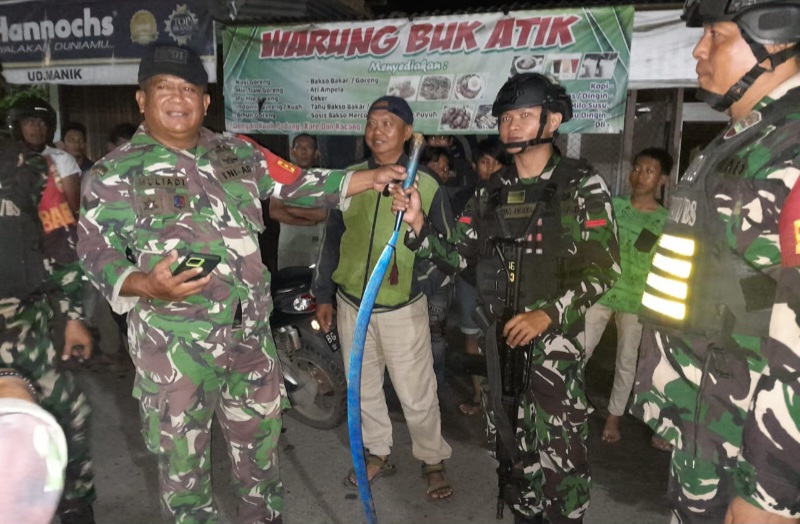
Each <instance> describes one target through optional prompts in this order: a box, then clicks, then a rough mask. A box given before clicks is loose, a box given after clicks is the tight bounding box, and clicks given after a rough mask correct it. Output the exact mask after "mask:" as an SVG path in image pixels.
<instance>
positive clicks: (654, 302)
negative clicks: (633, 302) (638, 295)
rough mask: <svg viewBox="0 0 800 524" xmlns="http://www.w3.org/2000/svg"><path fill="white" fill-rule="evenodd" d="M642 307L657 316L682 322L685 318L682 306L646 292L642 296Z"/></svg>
mask: <svg viewBox="0 0 800 524" xmlns="http://www.w3.org/2000/svg"><path fill="white" fill-rule="evenodd" d="M642 305H643V306H644V307H646V308H648V309H651V310H653V311H654V312H656V313H658V314H661V315H664V316H667V317H670V318H674V319H676V320H683V319H684V318H685V317H686V306H685V305H684V304H682V303H680V302H676V301H674V300H667V299H664V298H660V297H657V296H655V295H651V294H650V293H648V292H646V291H645V293H644V295H642Z"/></svg>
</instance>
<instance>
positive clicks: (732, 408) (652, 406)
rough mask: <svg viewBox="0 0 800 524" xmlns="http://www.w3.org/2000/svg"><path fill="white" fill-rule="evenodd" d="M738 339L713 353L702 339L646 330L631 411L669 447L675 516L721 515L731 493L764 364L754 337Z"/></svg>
mask: <svg viewBox="0 0 800 524" xmlns="http://www.w3.org/2000/svg"><path fill="white" fill-rule="evenodd" d="M737 342H739V344H742V346H737V347H731V348H726V350H725V352H724V355H721V356H715V353H712V352H711V350H709V349H708V348H709V347H710V346H711V343H710V342H709V341H708V340H705V339H702V338H695V339H691V338H686V339H682V338H680V337H676V336H673V335H669V334H666V333H660V332H658V331H654V330H653V329H652V328H650V327H647V326H646V327H645V329H644V333H643V336H642V345H641V348H640V352H639V363H638V366H637V369H636V381H635V383H634V394H635V396H634V405H633V407H632V408H631V411H632V413H633V414H634V415H636V416H637V417H639V418H641V419H642V420H643V421H644V422H645V423H647V424H648V425H649V426H650V427H651V428H653V430H654V431H655V432H656V433H657V434H658V435H659V436H661V437H662V438H663V439H665V440H668V441H669V442H671V443H672V444H673V445H674V446H675V448H674V450H673V452H672V460H671V463H670V471H669V488H668V493H667V498H668V502H669V505H670V509H671V510H672V513H673V521H674V522H679V523H681V524H700V523H712V522H722V521H723V520H724V518H725V513H726V511H727V508H728V504H729V503H730V501H731V500H732V499H733V498H734V497H735V496H736V492H737V482H738V481H737V456H738V454H739V450H740V448H741V445H742V434H743V430H744V424H745V420H746V418H747V412H748V408H749V405H750V401H751V399H752V398H753V393H754V391H755V387H756V384H757V383H758V382H759V378H760V377H761V373H762V372H763V370H764V368H765V361H764V359H763V358H762V357H761V355H760V352H759V351H758V350H757V349H755V348H757V347H758V344H759V341H758V338H755V337H737ZM745 347H750V348H751V349H745Z"/></svg>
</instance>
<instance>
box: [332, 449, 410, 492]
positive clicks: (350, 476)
mask: <svg viewBox="0 0 800 524" xmlns="http://www.w3.org/2000/svg"><path fill="white" fill-rule="evenodd" d="M366 462H367V474H369V467H370V466H377V467H378V471H377V473H375V474H374V475H373V476H372V478H371V479H369V485H370V486H372V484H373V483H374V482H375V481H376V480H378V479H379V478H380V477H388V476H390V475H394V474H395V473H396V472H397V468H395V466H394V464H392V463H391V462H389V457H386V458H385V459H383V458H381V457H379V456H378V455H373V454H371V453H370V454H369V455H367V457H366ZM343 482H344V485H345V486H347V487H349V488H358V480H357V479H356V470H355V468H350V471H349V472H348V473H347V476H346V477H345V478H344V480H343Z"/></svg>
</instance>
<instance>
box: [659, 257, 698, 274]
mask: <svg viewBox="0 0 800 524" xmlns="http://www.w3.org/2000/svg"><path fill="white" fill-rule="evenodd" d="M653 267H656V268H658V269H660V270H661V271H663V272H665V273H667V274H669V275H673V276H676V277H678V278H681V279H686V278H689V275H690V274H691V273H692V263H691V262H689V261H688V260H678V259H677V258H672V257H668V256H665V255H663V254H661V253H656V254H655V256H654V257H653Z"/></svg>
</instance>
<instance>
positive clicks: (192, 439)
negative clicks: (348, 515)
mask: <svg viewBox="0 0 800 524" xmlns="http://www.w3.org/2000/svg"><path fill="white" fill-rule="evenodd" d="M207 81H208V78H207V75H206V72H205V69H204V68H203V65H202V63H201V61H200V58H199V57H198V56H197V55H196V54H195V53H194V52H192V51H189V50H188V49H184V48H180V47H173V46H162V47H152V48H149V49H148V51H147V52H146V55H145V57H144V58H143V59H142V62H141V64H140V69H139V82H140V90H139V91H138V92H137V94H136V99H137V102H138V104H139V107H140V108H141V110H142V112H143V113H144V115H145V121H144V123H143V124H142V126H141V127H140V128H139V130H138V131H137V132H136V134H135V135H134V137H133V139H132V140H131V142H130V143H128V144H126V145H124V146H122V147H120V148H118V149H116V150H115V151H113V152H112V153H110V154H109V155H107V156H106V157H105V158H103V159H101V160H100V161H99V162H98V163H97V164H96V165H95V167H94V168H93V169H92V171H91V172H90V175H89V176H90V178H89V180H88V181H87V185H86V187H85V189H84V192H83V195H82V204H83V205H82V210H81V219H80V222H79V243H78V254H79V255H80V257H81V260H82V262H83V264H84V267H85V268H86V273H87V275H88V276H89V277H90V278H91V279H92V281H93V283H94V284H95V285H96V286H97V287H98V288H99V289H100V291H101V292H102V293H103V295H104V296H105V297H106V298H107V299H108V300H109V302H110V303H111V306H112V308H113V309H114V310H115V311H117V312H119V313H122V312H128V338H129V345H130V355H131V358H132V359H133V362H134V364H135V366H136V379H135V383H134V391H133V394H134V396H135V397H136V398H137V399H139V402H140V406H141V416H142V425H143V435H144V438H145V442H146V444H147V447H148V449H149V450H150V451H151V452H152V453H154V454H156V455H157V456H158V462H159V477H160V487H161V495H162V502H163V505H164V507H165V508H166V510H168V511H169V512H170V513H171V514H172V516H173V518H174V520H175V522H178V523H181V524H189V523H196V522H218V515H217V507H216V504H215V502H214V499H213V496H212V492H211V475H210V463H209V444H210V427H211V419H212V417H213V415H214V413H216V414H217V418H218V420H219V421H220V425H221V427H222V430H223V432H224V434H225V439H226V442H227V444H228V452H229V455H230V458H231V462H232V464H233V473H234V488H235V490H236V495H237V498H238V507H237V515H236V516H235V521H236V522H239V523H243V524H244V523H247V524H252V523H263V522H281V521H282V518H281V511H282V509H283V497H282V493H283V488H282V484H281V481H280V477H279V472H278V462H277V461H278V454H277V450H276V445H277V443H278V437H279V436H280V433H281V411H282V409H284V408H285V407H287V400H286V395H285V390H284V386H283V381H282V378H281V373H280V363H279V361H278V357H277V354H276V348H275V344H274V342H273V340H272V336H271V333H270V327H269V313H270V311H271V309H272V301H271V298H270V292H269V281H270V275H269V272H268V271H267V269H266V268H265V267H264V265H263V264H262V263H261V255H260V251H259V248H258V242H257V238H258V233H259V232H261V231H262V230H263V228H264V225H263V222H262V214H261V204H260V200H265V199H267V198H268V197H270V196H276V197H278V198H282V199H290V200H292V201H293V202H294V203H295V204H297V205H306V206H312V205H315V206H326V207H334V206H336V205H337V204H339V202H340V200H341V199H342V198H343V195H346V194H348V195H349V194H355V193H358V192H361V191H365V190H367V189H372V188H378V189H380V190H382V189H383V188H384V186H385V185H386V184H388V183H389V182H391V180H392V179H394V178H398V179H402V178H404V171H403V169H402V168H383V169H380V170H373V171H365V172H362V173H355V174H354V173H348V172H344V171H323V170H308V171H302V170H301V169H300V168H298V167H296V166H293V165H292V164H289V163H288V162H286V161H284V160H282V159H280V158H278V157H277V156H275V155H273V154H272V153H270V152H269V151H267V150H261V149H258V148H254V147H253V146H252V145H251V144H249V143H248V142H246V141H244V140H241V139H238V138H234V137H228V136H220V135H216V134H214V133H212V132H211V131H209V130H207V129H205V128H203V127H202V126H201V124H202V120H203V116H204V114H205V111H206V109H207V107H208V104H209V102H210V99H209V95H208V94H207V93H206V85H207ZM126 249H127V250H130V253H131V254H132V257H131V258H132V260H129V259H128V258H127V256H126ZM193 252H196V253H201V254H207V255H208V254H210V255H217V256H219V257H220V258H221V262H220V263H219V265H218V266H216V268H215V269H214V270H213V272H212V273H211V274H209V275H207V276H205V277H203V278H200V279H197V280H191V279H193V278H194V277H196V276H198V274H199V272H200V268H196V269H192V270H188V271H185V272H183V273H179V274H177V275H173V274H172V270H174V269H175V268H176V267H177V264H176V262H177V260H178V257H179V256H181V257H185V256H187V255H189V254H190V253H193Z"/></svg>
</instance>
